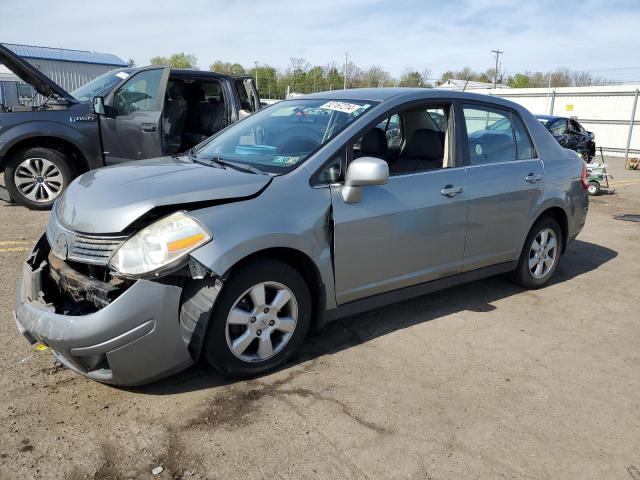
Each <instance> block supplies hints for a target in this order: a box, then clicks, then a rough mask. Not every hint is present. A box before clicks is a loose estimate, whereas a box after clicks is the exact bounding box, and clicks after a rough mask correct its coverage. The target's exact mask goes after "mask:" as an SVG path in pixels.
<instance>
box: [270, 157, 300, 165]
mask: <svg viewBox="0 0 640 480" xmlns="http://www.w3.org/2000/svg"><path fill="white" fill-rule="evenodd" d="M301 158H302V157H301V156H300V155H295V156H291V155H276V156H275V157H273V160H272V162H273V163H280V164H285V165H295V164H296V163H298V162H299V161H300V159H301Z"/></svg>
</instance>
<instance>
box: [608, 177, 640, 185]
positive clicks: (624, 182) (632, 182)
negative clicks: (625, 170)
mask: <svg viewBox="0 0 640 480" xmlns="http://www.w3.org/2000/svg"><path fill="white" fill-rule="evenodd" d="M639 183H640V178H636V179H634V180H618V181H615V182H609V185H610V186H612V187H622V186H623V185H637V184H639Z"/></svg>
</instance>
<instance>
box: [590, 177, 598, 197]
mask: <svg viewBox="0 0 640 480" xmlns="http://www.w3.org/2000/svg"><path fill="white" fill-rule="evenodd" d="M587 192H589V195H592V196H594V197H595V196H596V195H600V184H599V183H598V182H594V181H591V182H589V186H588V187H587Z"/></svg>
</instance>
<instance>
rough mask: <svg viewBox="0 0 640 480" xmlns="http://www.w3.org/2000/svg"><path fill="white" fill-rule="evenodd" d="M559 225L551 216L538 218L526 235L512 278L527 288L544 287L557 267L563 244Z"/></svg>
mask: <svg viewBox="0 0 640 480" xmlns="http://www.w3.org/2000/svg"><path fill="white" fill-rule="evenodd" d="M562 242H563V237H562V230H561V229H560V225H558V222H556V221H555V220H554V219H553V218H551V217H543V218H541V219H539V220H538V221H537V222H536V223H535V224H534V225H533V227H531V230H530V231H529V235H527V240H526V241H525V242H524V247H523V248H522V253H521V254H520V259H519V260H518V266H517V268H516V269H515V270H514V271H513V272H512V279H513V280H514V281H515V282H516V283H517V284H518V285H520V286H522V287H524V288H528V289H537V288H542V287H544V286H545V285H546V284H547V283H549V280H551V277H553V274H554V273H555V271H556V268H557V267H558V262H559V261H560V253H561V251H562V245H563V243H562Z"/></svg>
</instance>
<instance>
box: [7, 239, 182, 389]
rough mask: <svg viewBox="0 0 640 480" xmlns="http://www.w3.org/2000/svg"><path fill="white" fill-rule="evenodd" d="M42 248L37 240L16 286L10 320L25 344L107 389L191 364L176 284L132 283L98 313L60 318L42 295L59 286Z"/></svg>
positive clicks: (42, 243)
mask: <svg viewBox="0 0 640 480" xmlns="http://www.w3.org/2000/svg"><path fill="white" fill-rule="evenodd" d="M48 251H49V245H48V243H47V241H46V238H45V237H44V236H43V238H41V239H40V241H39V242H38V243H37V244H36V247H35V249H34V252H33V253H32V255H31V256H30V258H29V259H28V260H27V262H25V264H24V266H23V270H22V275H21V278H20V281H19V285H18V299H17V305H16V309H15V318H16V323H17V326H18V329H19V330H20V332H21V333H22V334H23V335H24V336H25V337H26V338H27V340H29V341H30V342H31V343H35V342H37V341H40V342H42V343H43V344H45V345H47V346H48V347H50V348H51V350H52V351H53V353H54V355H55V356H56V358H57V359H58V360H59V361H60V362H61V363H62V364H63V365H65V366H66V367H68V368H70V369H71V370H73V371H75V372H77V373H80V374H81V375H84V376H86V377H89V378H91V379H93V380H97V381H99V382H104V383H109V384H114V385H137V384H142V383H148V382H151V381H153V380H157V379H159V378H161V377H165V376H167V375H170V374H172V373H175V372H178V371H180V370H182V369H184V368H186V367H187V366H189V365H191V364H192V363H193V361H194V360H193V356H192V354H191V353H190V352H189V350H190V349H189V339H188V338H184V329H183V328H181V324H180V308H181V294H182V291H183V289H182V287H181V286H176V285H175V284H171V282H163V281H156V280H137V281H135V282H133V283H132V284H131V285H130V286H128V287H127V288H126V289H123V291H122V292H121V293H119V295H118V296H117V297H116V298H114V299H113V300H110V301H108V299H107V300H106V301H105V305H104V306H103V307H102V308H96V309H94V311H91V312H89V313H86V314H80V315H77V314H74V315H71V314H66V312H62V311H61V310H60V307H59V306H58V305H54V304H52V302H51V299H50V298H48V297H50V294H49V293H48V290H51V289H55V288H56V284H55V283H53V280H52V278H54V279H55V280H56V281H60V279H59V275H60V274H59V272H58V273H56V271H57V269H53V272H54V273H53V274H51V271H52V269H51V265H50V264H49V260H48V259H47V254H48ZM58 268H59V266H58ZM93 290H94V291H96V292H99V289H97V288H95V289H93Z"/></svg>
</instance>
